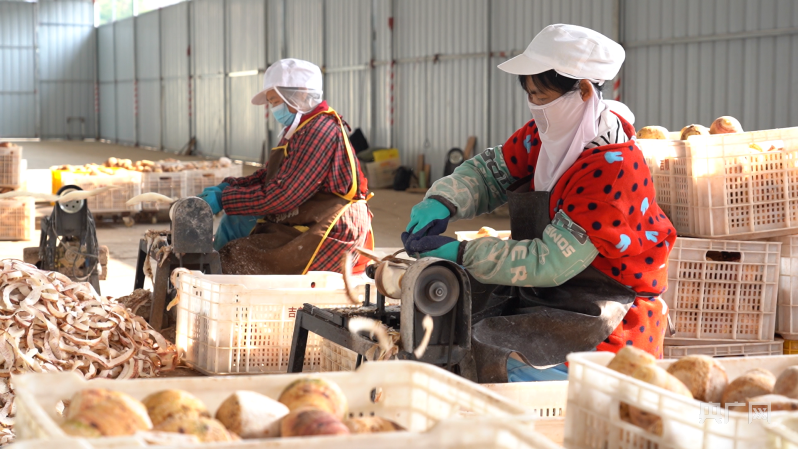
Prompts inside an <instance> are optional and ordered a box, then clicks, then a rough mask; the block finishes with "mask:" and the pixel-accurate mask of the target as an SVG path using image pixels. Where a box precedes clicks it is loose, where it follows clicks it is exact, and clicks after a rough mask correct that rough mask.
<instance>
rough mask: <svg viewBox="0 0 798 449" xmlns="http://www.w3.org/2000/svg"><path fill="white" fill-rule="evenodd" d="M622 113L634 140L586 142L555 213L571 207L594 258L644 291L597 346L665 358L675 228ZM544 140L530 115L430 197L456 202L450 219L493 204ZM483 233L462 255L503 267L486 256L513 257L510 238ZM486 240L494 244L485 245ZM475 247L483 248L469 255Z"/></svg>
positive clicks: (554, 201)
mask: <svg viewBox="0 0 798 449" xmlns="http://www.w3.org/2000/svg"><path fill="white" fill-rule="evenodd" d="M620 119H621V123H622V128H623V131H624V132H625V133H626V135H627V136H628V137H629V139H630V140H629V141H628V142H625V143H619V144H611V145H604V146H598V147H594V148H589V149H586V150H585V151H584V152H583V153H582V154H581V155H580V157H579V158H578V159H577V161H576V162H575V163H574V165H573V166H572V167H571V168H570V169H569V170H568V171H566V172H565V174H564V175H563V176H562V177H561V178H560V180H559V181H558V182H557V184H556V185H555V187H554V189H553V190H552V192H551V202H550V210H549V215H550V216H551V217H552V218H554V216H555V214H557V212H558V211H562V212H565V213H566V214H567V215H568V217H569V218H570V219H571V220H573V222H574V223H576V224H577V225H579V226H581V227H582V228H583V229H584V230H586V231H587V234H588V237H589V239H590V241H591V242H592V244H593V245H594V246H595V247H596V249H597V250H598V256H597V257H596V258H595V259H594V260H593V262H592V264H591V265H592V266H594V267H595V268H596V269H598V270H599V271H601V272H602V273H604V274H606V275H607V276H609V277H610V278H612V279H615V280H617V281H619V282H620V283H621V284H624V285H627V286H629V287H630V288H632V289H633V290H634V291H635V292H637V293H638V294H639V295H640V296H638V297H637V298H636V299H635V302H634V304H633V305H632V308H631V309H630V310H629V312H628V313H627V315H626V317H625V318H624V320H623V322H622V323H621V324H620V325H619V326H618V328H616V329H615V331H614V332H613V333H612V334H611V335H610V336H609V337H608V338H607V339H606V340H605V341H604V342H603V343H601V344H600V345H599V346H598V348H597V349H598V350H600V351H611V352H617V351H618V350H620V349H621V348H622V347H623V346H625V345H634V346H636V347H639V348H641V349H644V350H646V351H648V352H649V353H651V354H653V355H654V356H655V357H658V358H660V357H662V346H663V338H664V335H665V330H666V329H667V312H668V311H667V306H666V305H665V303H664V302H663V301H662V300H661V299H660V298H659V295H660V294H661V293H662V292H664V291H665V289H666V288H667V263H668V254H669V253H670V248H671V247H672V246H673V243H674V241H675V240H676V230H675V229H674V228H673V225H672V224H671V222H670V220H668V218H667V217H666V216H665V214H664V213H663V212H662V210H660V208H659V206H658V205H657V203H656V201H655V197H654V185H653V182H652V179H651V173H650V171H649V170H648V167H647V166H646V164H645V160H644V158H643V154H642V152H641V151H640V149H639V148H638V147H637V145H636V144H635V141H634V140H633V139H632V137H633V136H634V134H635V130H634V128H633V127H632V126H631V125H630V124H629V123H628V122H626V121H625V120H623V118H622V117H621V118H620ZM540 148H541V142H540V137H539V135H538V129H537V126H536V125H535V121H534V120H531V121H530V122H529V123H527V124H526V125H524V126H523V127H522V128H520V129H519V130H517V131H516V132H515V133H514V134H513V135H512V136H511V137H510V138H509V139H508V140H507V142H506V143H505V144H504V145H503V146H501V147H497V148H493V149H488V150H487V151H485V152H484V153H482V154H481V155H478V156H476V157H474V158H472V159H471V160H469V161H467V162H466V163H465V164H463V166H461V167H459V168H458V170H456V171H455V173H454V174H453V175H452V176H450V177H448V178H451V179H448V178H443V179H441V180H439V181H438V182H436V183H435V185H434V186H433V188H432V189H431V190H430V192H428V194H427V197H433V198H435V199H439V200H442V202H444V204H446V205H447V206H448V207H450V209H453V212H455V213H454V216H453V217H452V219H461V218H471V217H473V216H475V215H479V214H481V213H485V212H489V211H490V210H493V209H495V208H496V207H498V206H500V205H501V204H503V203H505V202H506V193H505V191H506V190H505V189H506V187H507V186H509V184H511V183H512V182H514V181H515V180H518V179H521V178H524V177H526V176H528V175H530V174H533V173H534V170H535V165H536V163H537V159H538V155H539V153H540ZM505 178H506V179H505ZM532 184H533V185H532V188H533V189H534V181H532ZM466 193H467V194H466ZM479 240H481V242H479V241H477V240H475V241H472V242H469V243H468V244H465V245H461V250H460V251H461V257H460V258H459V259H460V260H461V261H462V262H463V265H464V266H465V267H466V268H467V269H469V271H472V274H474V275H475V277H477V279H480V276H479V273H474V271H473V270H475V269H476V270H477V271H479V270H494V271H495V270H498V269H502V264H501V263H500V262H501V261H497V262H496V263H492V264H486V263H485V260H486V259H499V258H501V255H504V256H507V257H509V252H507V251H501V250H499V248H501V247H503V246H504V247H506V245H508V243H507V242H502V241H501V240H498V239H479ZM477 242H479V243H477ZM511 244H512V242H511V243H510V245H511ZM485 245H493V246H494V247H495V249H494V250H492V251H491V250H486V248H485ZM479 246H482V248H479ZM470 250H471V251H470ZM475 251H478V252H479V253H481V254H478V255H477V254H470V255H469V253H474V252H475ZM463 253H465V257H462V256H463ZM497 254H499V256H497ZM477 261H478V262H477ZM469 265H473V266H469ZM508 266H509V265H508Z"/></svg>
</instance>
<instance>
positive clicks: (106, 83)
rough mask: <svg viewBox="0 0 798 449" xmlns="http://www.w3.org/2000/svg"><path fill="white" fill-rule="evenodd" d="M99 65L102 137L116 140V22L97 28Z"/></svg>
mask: <svg viewBox="0 0 798 449" xmlns="http://www.w3.org/2000/svg"><path fill="white" fill-rule="evenodd" d="M97 65H98V67H99V70H98V72H97V73H98V77H99V85H100V89H99V91H100V92H99V95H100V117H99V122H100V138H102V139H105V140H110V141H112V142H115V141H116V62H115V61H114V24H113V23H109V24H108V25H103V26H101V27H99V28H98V29H97Z"/></svg>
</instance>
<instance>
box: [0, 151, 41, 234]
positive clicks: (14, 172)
mask: <svg viewBox="0 0 798 449" xmlns="http://www.w3.org/2000/svg"><path fill="white" fill-rule="evenodd" d="M25 168H26V161H25V160H24V159H22V147H20V146H17V145H16V144H13V143H10V142H5V143H4V142H0V193H2V192H5V191H8V190H18V189H21V188H23V184H24V176H25ZM34 203H35V202H34V199H33V198H28V197H20V198H7V199H0V241H3V240H17V241H28V240H33V239H34V234H35V233H36V222H35V219H36V213H35V212H36V209H35V204H34Z"/></svg>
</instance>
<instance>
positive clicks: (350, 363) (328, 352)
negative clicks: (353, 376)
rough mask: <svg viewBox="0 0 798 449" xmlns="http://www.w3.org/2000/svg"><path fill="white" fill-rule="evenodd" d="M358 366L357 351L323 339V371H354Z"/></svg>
mask: <svg viewBox="0 0 798 449" xmlns="http://www.w3.org/2000/svg"><path fill="white" fill-rule="evenodd" d="M356 366H357V353H356V352H354V351H350V350H348V349H346V348H344V347H343V346H341V345H338V344H336V343H333V342H331V341H330V340H327V339H325V338H322V339H321V365H320V367H319V370H320V371H322V372H334V371H354V370H355V367H356Z"/></svg>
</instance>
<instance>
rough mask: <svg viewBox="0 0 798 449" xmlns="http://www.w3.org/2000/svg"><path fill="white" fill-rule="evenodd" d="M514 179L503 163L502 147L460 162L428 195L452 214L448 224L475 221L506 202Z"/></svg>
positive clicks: (433, 186)
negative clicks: (458, 220) (450, 221)
mask: <svg viewBox="0 0 798 449" xmlns="http://www.w3.org/2000/svg"><path fill="white" fill-rule="evenodd" d="M513 181H515V179H514V178H513V177H512V175H510V171H509V170H508V168H507V164H505V162H504V156H503V155H502V151H501V146H499V147H496V148H488V149H487V150H485V151H484V152H482V153H481V154H478V155H476V156H474V157H473V158H471V159H469V160H467V161H465V162H463V164H462V165H460V166H459V167H457V168H456V169H455V170H454V173H452V174H451V175H449V176H446V177H444V178H441V179H439V180H438V181H436V182H435V183H434V184H433V185H432V187H431V188H430V189H429V191H428V192H427V198H434V199H436V200H438V201H440V202H441V203H443V204H444V205H445V206H446V207H448V208H449V209H450V211H451V212H452V218H451V220H457V219H463V218H474V217H476V216H477V215H482V214H485V213H488V212H491V211H493V210H494V209H496V208H497V207H499V206H501V205H503V204H505V203H506V202H507V193H506V190H507V187H509V186H510V184H512V183H513Z"/></svg>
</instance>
